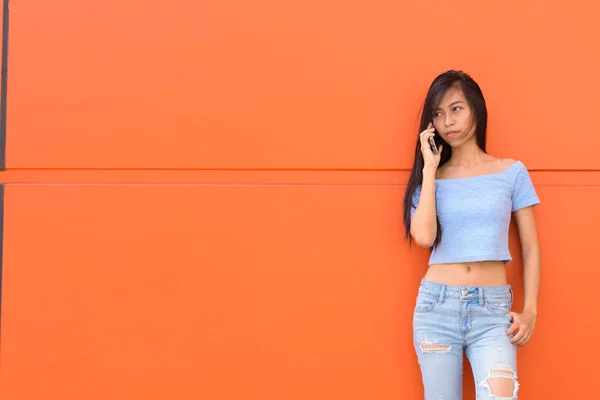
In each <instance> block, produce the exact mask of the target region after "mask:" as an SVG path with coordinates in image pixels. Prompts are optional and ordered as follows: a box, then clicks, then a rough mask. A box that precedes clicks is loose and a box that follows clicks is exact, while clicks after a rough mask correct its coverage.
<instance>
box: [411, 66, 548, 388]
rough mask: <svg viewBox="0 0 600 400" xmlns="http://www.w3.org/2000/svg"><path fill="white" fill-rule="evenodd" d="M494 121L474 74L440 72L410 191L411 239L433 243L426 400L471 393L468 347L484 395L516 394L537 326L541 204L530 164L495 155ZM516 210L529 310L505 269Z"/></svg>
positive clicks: (421, 343) (425, 303) (417, 328)
mask: <svg viewBox="0 0 600 400" xmlns="http://www.w3.org/2000/svg"><path fill="white" fill-rule="evenodd" d="M486 127H487V109H486V105H485V100H484V98H483V94H482V92H481V90H480V88H479V85H478V84H477V83H476V82H475V81H474V80H473V79H472V78H471V77H470V76H469V75H467V74H465V73H463V72H460V71H448V72H445V73H443V74H441V75H439V76H438V77H437V78H435V80H434V81H433V83H432V84H431V86H430V88H429V91H428V93H427V96H426V98H425V104H424V106H423V113H422V118H421V126H420V131H421V133H420V134H419V138H418V140H417V146H416V151H415V161H414V165H413V169H412V172H411V175H410V179H409V181H408V185H407V188H406V194H405V197H404V224H405V227H406V238H407V239H408V240H409V241H410V243H412V240H414V241H415V242H416V243H417V244H418V245H419V246H422V247H425V248H430V249H431V256H430V259H429V267H428V270H427V273H426V274H425V276H424V277H423V280H422V281H421V284H420V287H419V290H418V295H417V300H416V306H415V309H414V317H413V334H414V345H415V350H416V352H417V355H418V360H419V365H420V367H421V374H422V378H423V385H424V389H425V399H426V400H440V399H444V400H460V399H462V373H463V351H464V352H465V353H466V355H467V358H468V359H469V362H470V364H471V368H472V370H473V374H474V378H475V387H476V390H477V400H484V399H495V400H498V399H516V398H517V391H518V388H519V383H518V380H517V364H516V361H517V359H516V351H517V347H518V346H523V345H524V344H526V343H527V342H528V341H529V339H530V338H531V335H532V333H533V330H534V327H535V320H536V315H537V296H538V286H539V275H540V250H539V244H538V237H537V229H536V224H535V218H534V213H533V206H535V205H537V204H539V202H540V201H539V198H538V196H537V194H536V191H535V188H534V186H533V184H532V182H531V179H530V176H529V173H528V171H527V168H526V167H525V165H524V164H523V163H522V162H521V161H518V160H517V161H515V160H511V159H502V158H496V157H493V156H491V155H489V154H488V153H487V152H486V149H485V143H486ZM430 138H433V139H434V141H435V147H437V150H438V154H435V147H432V145H431V144H430V140H429V139H430ZM513 214H514V219H515V222H516V224H517V226H518V232H519V237H520V240H521V249H522V254H523V273H524V287H525V290H524V291H525V298H524V308H523V310H522V311H521V312H514V311H511V306H512V302H513V292H512V289H511V286H510V285H509V284H508V283H507V279H506V270H505V266H506V264H508V263H509V262H510V261H511V260H512V257H511V254H510V252H509V249H508V229H509V224H510V220H511V217H512V216H513Z"/></svg>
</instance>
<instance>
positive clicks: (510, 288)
mask: <svg viewBox="0 0 600 400" xmlns="http://www.w3.org/2000/svg"><path fill="white" fill-rule="evenodd" d="M508 291H509V292H510V302H511V303H512V302H513V301H514V300H515V295H514V293H513V290H512V286H510V285H508Z"/></svg>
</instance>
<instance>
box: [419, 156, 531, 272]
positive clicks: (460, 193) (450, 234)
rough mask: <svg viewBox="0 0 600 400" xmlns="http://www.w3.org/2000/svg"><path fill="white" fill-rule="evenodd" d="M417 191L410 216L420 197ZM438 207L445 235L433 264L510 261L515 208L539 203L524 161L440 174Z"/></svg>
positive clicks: (430, 260) (505, 262)
mask: <svg viewBox="0 0 600 400" xmlns="http://www.w3.org/2000/svg"><path fill="white" fill-rule="evenodd" d="M420 194H421V186H420V185H419V186H418V187H417V190H416V191H415V194H414V196H413V199H412V200H413V207H412V208H411V214H410V216H411V218H412V216H413V215H414V212H415V209H416V206H417V203H418V201H419V199H420ZM435 202H436V213H437V217H438V220H439V222H440V225H441V230H442V240H441V242H440V243H439V244H438V246H437V247H436V248H434V249H433V251H432V253H431V256H430V258H429V265H431V264H446V263H458V262H473V261H486V260H500V261H504V264H508V263H509V262H510V261H511V260H512V257H511V254H510V251H509V250H508V228H509V225H510V220H511V215H512V212H514V211H517V210H519V209H521V208H524V207H528V206H535V205H538V204H540V199H539V198H538V196H537V193H536V191H535V188H534V186H533V183H532V182H531V178H530V176H529V172H528V171H527V168H526V167H525V165H524V164H523V163H522V162H521V161H516V162H515V163H514V164H513V165H511V166H510V167H509V168H508V169H506V170H504V171H502V172H499V173H495V174H487V175H479V176H473V177H466V178H454V179H436V180H435Z"/></svg>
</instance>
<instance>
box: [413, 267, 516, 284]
mask: <svg viewBox="0 0 600 400" xmlns="http://www.w3.org/2000/svg"><path fill="white" fill-rule="evenodd" d="M424 279H425V280H427V281H431V282H436V283H441V284H443V285H451V286H502V285H506V284H507V279H506V267H505V264H504V262H503V261H480V262H466V263H455V264H431V265H430V266H429V269H428V270H427V273H426V274H425V276H424Z"/></svg>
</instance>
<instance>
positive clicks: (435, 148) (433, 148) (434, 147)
mask: <svg viewBox="0 0 600 400" xmlns="http://www.w3.org/2000/svg"><path fill="white" fill-rule="evenodd" d="M429 145H430V146H431V151H433V154H435V155H436V156H437V155H438V154H440V152H439V151H438V148H437V146H436V145H435V140H433V137H430V138H429Z"/></svg>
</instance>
